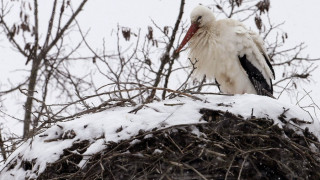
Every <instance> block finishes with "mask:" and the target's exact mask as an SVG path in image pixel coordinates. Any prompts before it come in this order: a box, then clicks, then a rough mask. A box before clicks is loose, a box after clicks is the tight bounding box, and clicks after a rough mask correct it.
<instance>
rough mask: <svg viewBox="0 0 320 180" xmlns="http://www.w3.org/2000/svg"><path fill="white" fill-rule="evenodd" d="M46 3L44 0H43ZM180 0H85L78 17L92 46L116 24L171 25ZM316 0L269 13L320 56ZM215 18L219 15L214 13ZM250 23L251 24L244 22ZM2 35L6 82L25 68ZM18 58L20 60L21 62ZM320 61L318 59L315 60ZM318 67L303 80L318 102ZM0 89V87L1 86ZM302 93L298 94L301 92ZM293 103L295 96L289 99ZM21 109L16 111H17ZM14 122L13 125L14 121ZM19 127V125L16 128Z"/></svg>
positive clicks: (279, 3) (296, 1)
mask: <svg viewBox="0 0 320 180" xmlns="http://www.w3.org/2000/svg"><path fill="white" fill-rule="evenodd" d="M212 2H213V1H212V0H205V1H197V0H192V1H191V0H187V2H186V5H185V14H184V16H183V19H184V20H189V14H190V12H191V10H192V9H193V8H194V7H195V6H196V5H197V4H199V3H202V4H204V5H206V4H212ZM46 3H47V2H46ZM46 3H43V4H41V3H40V8H39V9H40V13H44V12H48V11H50V10H49V9H48V8H47V7H46V6H47V5H46ZM179 5H180V1H178V0H117V1H114V0H95V1H89V2H88V3H87V5H86V6H85V8H84V11H83V12H82V14H80V17H79V20H80V22H81V24H82V27H83V28H86V29H89V28H91V31H90V34H89V37H90V42H89V43H91V44H92V45H93V46H94V45H97V47H99V46H101V43H102V40H101V36H104V37H108V36H110V34H111V32H112V29H115V28H116V27H117V24H120V25H122V26H127V27H131V28H144V29H146V28H147V26H148V25H151V19H153V20H155V21H156V22H157V24H158V25H159V26H164V25H169V26H173V25H174V22H175V20H176V17H177V14H178V9H179ZM319 7H320V0H305V1H301V0H271V11H270V15H271V18H272V20H273V21H274V22H275V23H277V22H278V23H280V22H283V21H285V24H284V25H283V26H282V29H283V30H284V31H286V32H288V34H289V40H288V41H287V46H288V47H289V46H290V45H291V46H292V45H296V44H298V43H300V42H305V43H306V45H308V48H307V49H306V50H305V54H309V55H310V57H311V58H317V57H320V44H319V41H320V35H319V33H320V21H319V19H320V10H319ZM218 19H219V16H218ZM47 21H48V16H41V18H40V25H41V24H45V23H46V22H47ZM246 25H247V26H249V27H250V26H251V25H252V24H250V23H249V24H246ZM4 42H5V41H3V40H2V39H0V54H1V56H0V61H1V66H0V82H1V85H3V84H5V83H7V79H10V81H11V82H18V81H19V80H20V79H21V76H22V75H21V74H24V71H20V74H17V72H16V71H15V70H17V69H29V68H30V64H31V63H29V66H28V67H25V66H24V62H25V59H24V58H22V57H20V56H18V55H17V54H16V53H15V52H14V51H13V50H12V49H11V48H9V47H8V46H7V45H6V44H5V43H4ZM21 61H22V62H21ZM317 64H319V65H320V63H317ZM319 78H320V68H319V69H318V70H317V72H316V73H315V74H314V76H313V80H314V82H312V83H311V84H303V88H305V89H306V90H307V91H310V90H312V91H313V92H312V93H311V95H312V97H313V98H314V99H315V101H316V102H317V103H318V104H320V95H318V94H319V92H320V86H319V83H318V82H319V81H320V79H319ZM1 90H3V89H1ZM301 95H302V94H301ZM15 97H16V99H13V100H12V102H11V104H9V106H8V109H10V108H11V109H13V110H10V112H11V113H13V114H15V112H16V111H18V110H17V109H19V108H21V110H22V106H21V104H20V106H19V107H18V106H15V102H16V101H20V103H21V102H24V100H25V98H24V97H23V98H22V99H21V96H18V95H17V94H16V95H15ZM282 100H283V101H289V98H288V97H283V98H282ZM292 103H295V99H294V100H292ZM21 110H20V111H19V112H21ZM0 118H1V117H0ZM0 122H4V123H8V121H7V120H4V119H0ZM17 124H18V123H14V124H13V125H17ZM19 131H21V129H19Z"/></svg>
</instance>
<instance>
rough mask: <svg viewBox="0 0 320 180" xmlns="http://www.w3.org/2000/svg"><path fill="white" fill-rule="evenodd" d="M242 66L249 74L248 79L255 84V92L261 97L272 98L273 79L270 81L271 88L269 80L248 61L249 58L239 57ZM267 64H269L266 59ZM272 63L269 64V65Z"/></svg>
mask: <svg viewBox="0 0 320 180" xmlns="http://www.w3.org/2000/svg"><path fill="white" fill-rule="evenodd" d="M238 57H239V60H240V63H241V66H242V67H243V69H244V70H245V71H246V72H247V74H248V77H249V79H250V81H251V83H252V84H253V86H254V88H255V90H256V91H257V93H258V94H259V95H264V96H272V94H273V88H272V82H271V79H269V81H270V84H271V86H269V84H268V83H267V80H266V79H265V78H264V77H263V75H262V73H261V71H259V69H258V68H256V67H255V66H254V65H253V64H252V63H251V62H250V61H249V60H248V59H247V56H246V55H244V56H242V57H240V56H238ZM266 61H267V62H269V61H268V60H267V59H266ZM269 64H270V62H269V63H268V65H269ZM269 66H271V64H270V65H269ZM271 70H272V73H274V71H273V69H272V66H271Z"/></svg>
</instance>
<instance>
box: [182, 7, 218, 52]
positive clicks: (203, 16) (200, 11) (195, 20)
mask: <svg viewBox="0 0 320 180" xmlns="http://www.w3.org/2000/svg"><path fill="white" fill-rule="evenodd" d="M190 19H191V26H190V27H189V29H188V31H187V34H186V35H185V37H184V38H183V40H182V42H181V44H180V46H179V48H178V49H177V50H176V53H178V52H180V50H181V49H182V48H183V47H184V46H185V45H186V43H187V42H188V41H189V40H190V39H191V38H192V36H193V35H194V34H195V33H196V32H197V31H198V30H199V29H202V28H206V27H209V26H210V25H211V24H212V23H213V22H214V21H215V17H214V15H213V13H212V12H211V10H210V9H209V8H207V7H205V6H203V5H199V6H197V7H196V8H194V9H193V10H192V12H191V15H190Z"/></svg>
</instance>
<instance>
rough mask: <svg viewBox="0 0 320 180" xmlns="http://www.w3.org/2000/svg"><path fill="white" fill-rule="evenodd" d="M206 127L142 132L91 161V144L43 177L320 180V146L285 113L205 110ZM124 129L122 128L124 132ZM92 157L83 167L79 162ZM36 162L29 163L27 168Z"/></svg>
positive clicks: (69, 153)
mask: <svg viewBox="0 0 320 180" xmlns="http://www.w3.org/2000/svg"><path fill="white" fill-rule="evenodd" d="M200 113H202V114H203V116H202V118H203V119H204V120H206V122H207V123H199V124H190V125H178V126H173V127H170V128H165V129H161V130H160V129H153V130H152V131H150V132H143V131H140V133H139V135H137V136H135V137H133V138H131V139H128V140H124V141H121V142H119V143H114V142H108V144H107V145H108V146H107V148H106V149H104V150H102V151H100V152H99V153H96V154H95V155H93V156H91V157H84V156H83V155H82V154H83V153H84V152H85V151H86V148H87V147H88V146H89V142H88V141H79V142H77V143H74V145H73V146H72V147H71V148H69V149H65V150H64V154H63V155H62V156H61V158H60V160H58V161H56V162H55V163H52V164H48V165H47V168H46V170H45V171H44V172H43V173H41V174H40V176H39V177H38V178H39V179H49V178H50V179H52V178H55V179H225V178H227V179H236V178H241V179H320V171H319V169H320V154H319V149H320V143H319V140H318V139H317V138H316V137H315V136H314V135H313V134H312V133H310V132H309V131H308V129H300V130H298V129H296V130H294V128H293V126H292V124H293V123H290V121H291V122H292V121H293V122H295V124H301V123H304V122H303V121H300V120H298V119H291V120H290V121H287V120H286V118H285V115H284V113H285V112H284V113H283V114H282V115H280V116H279V119H280V120H281V121H282V122H284V123H285V125H284V126H283V127H281V128H280V127H279V126H278V125H277V124H275V123H274V121H273V120H272V119H263V118H255V117H251V118H249V119H244V118H243V117H241V116H237V115H234V114H231V113H228V112H222V111H215V110H210V109H201V111H200ZM121 130H122V129H121V128H120V129H118V131H121ZM83 158H88V160H87V162H86V164H85V165H84V166H83V167H82V168H80V167H79V166H78V164H79V162H80V161H81V160H83ZM28 166H29V168H31V166H32V162H25V167H24V169H28Z"/></svg>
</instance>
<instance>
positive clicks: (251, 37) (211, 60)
mask: <svg viewBox="0 0 320 180" xmlns="http://www.w3.org/2000/svg"><path fill="white" fill-rule="evenodd" d="M190 20H191V25H190V27H189V29H188V31H187V33H186V35H185V37H184V38H183V40H182V42H181V44H180V45H179V46H178V48H177V50H176V53H179V52H180V51H181V50H182V48H183V47H184V46H185V45H186V44H187V43H188V48H187V49H188V50H189V59H190V60H191V63H192V65H193V66H194V71H193V73H194V74H193V76H194V77H195V78H203V77H204V76H205V77H206V78H207V79H209V80H211V81H215V82H216V83H217V84H218V87H219V90H220V92H222V93H225V94H245V93H247V94H257V95H264V96H270V97H273V87H272V79H274V78H275V73H274V70H273V68H272V65H271V63H270V58H269V56H268V54H267V50H266V48H265V46H264V41H263V39H262V38H261V37H260V36H259V35H258V34H257V33H255V32H253V31H251V30H249V29H247V28H246V26H245V25H244V24H243V23H241V22H240V21H237V20H234V19H231V18H227V19H221V20H216V18H215V16H214V14H213V12H212V11H211V10H210V9H209V8H208V7H206V6H204V5H198V6H197V7H195V8H194V9H193V10H192V12H191V15H190Z"/></svg>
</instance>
